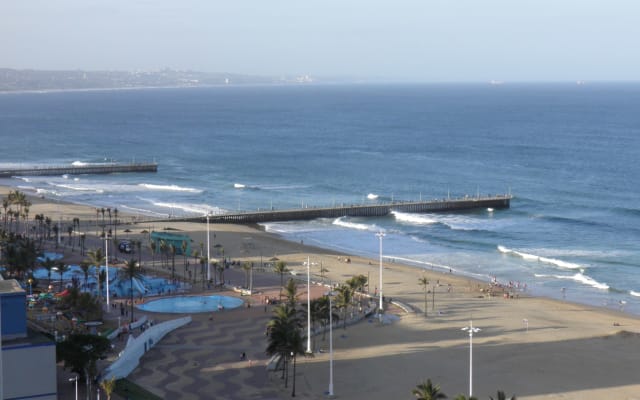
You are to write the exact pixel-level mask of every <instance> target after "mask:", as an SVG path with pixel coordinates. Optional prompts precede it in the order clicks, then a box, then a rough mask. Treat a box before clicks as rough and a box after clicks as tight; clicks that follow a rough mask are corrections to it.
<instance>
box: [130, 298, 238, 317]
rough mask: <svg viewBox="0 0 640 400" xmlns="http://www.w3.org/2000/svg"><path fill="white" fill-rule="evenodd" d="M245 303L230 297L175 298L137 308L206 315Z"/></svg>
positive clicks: (141, 305)
mask: <svg viewBox="0 0 640 400" xmlns="http://www.w3.org/2000/svg"><path fill="white" fill-rule="evenodd" d="M243 303H244V302H243V301H242V299H239V298H237V297H229V296H174V297H165V298H162V299H157V300H152V301H149V302H146V303H144V304H139V305H137V306H136V307H137V308H138V309H140V310H143V311H150V312H161V313H173V314H181V313H204V312H213V311H219V310H222V309H232V308H237V307H240V306H241V305H242V304H243Z"/></svg>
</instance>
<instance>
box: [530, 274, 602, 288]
mask: <svg viewBox="0 0 640 400" xmlns="http://www.w3.org/2000/svg"><path fill="white" fill-rule="evenodd" d="M535 276H536V277H538V278H556V279H564V280H571V281H574V282H578V283H582V284H584V285H587V286H591V287H594V288H596V289H601V290H609V288H610V287H609V285H607V284H606V283H602V282H598V281H596V280H595V279H593V278H592V277H590V276H588V275H584V274H582V273H580V272H579V273H577V274H574V275H542V274H535Z"/></svg>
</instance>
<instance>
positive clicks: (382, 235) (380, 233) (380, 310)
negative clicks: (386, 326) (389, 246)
mask: <svg viewBox="0 0 640 400" xmlns="http://www.w3.org/2000/svg"><path fill="white" fill-rule="evenodd" d="M376 236H377V237H378V238H379V239H380V285H379V287H380V293H379V295H380V309H379V310H378V315H379V317H380V322H382V311H383V308H382V238H383V237H384V236H385V234H384V232H382V231H380V232H378V233H376Z"/></svg>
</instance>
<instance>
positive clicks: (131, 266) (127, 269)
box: [121, 258, 144, 322]
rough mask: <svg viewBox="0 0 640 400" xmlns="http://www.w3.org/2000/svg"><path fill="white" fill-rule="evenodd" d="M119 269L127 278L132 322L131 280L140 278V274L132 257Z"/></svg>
mask: <svg viewBox="0 0 640 400" xmlns="http://www.w3.org/2000/svg"><path fill="white" fill-rule="evenodd" d="M121 271H122V273H123V275H124V277H125V278H126V279H128V280H129V293H130V295H131V296H130V300H131V322H133V280H134V279H142V274H141V273H140V271H139V270H138V262H137V261H136V260H135V259H133V258H132V259H131V260H129V261H127V262H126V263H125V266H124V268H123V269H122V270H121ZM142 294H144V293H142Z"/></svg>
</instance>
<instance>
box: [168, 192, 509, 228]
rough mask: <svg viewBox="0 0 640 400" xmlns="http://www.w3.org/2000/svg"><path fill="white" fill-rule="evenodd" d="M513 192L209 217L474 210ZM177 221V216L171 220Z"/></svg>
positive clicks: (246, 220)
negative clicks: (484, 195)
mask: <svg viewBox="0 0 640 400" xmlns="http://www.w3.org/2000/svg"><path fill="white" fill-rule="evenodd" d="M511 198H512V196H511V195H496V196H486V197H463V198H459V199H441V200H429V201H406V202H391V203H380V204H370V205H349V206H339V207H318V208H300V209H292V210H269V211H256V212H243V213H236V214H217V215H211V216H209V222H211V223H222V224H224V223H229V224H255V223H261V222H277V221H303V220H312V219H316V218H338V217H345V216H349V217H382V216H385V215H389V214H391V212H393V211H399V212H406V213H425V212H454V211H464V210H473V209H483V208H484V209H488V208H492V209H501V208H509V206H510V202H511ZM177 220H180V221H188V222H206V217H196V218H178V219H177ZM171 221H176V219H171Z"/></svg>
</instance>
